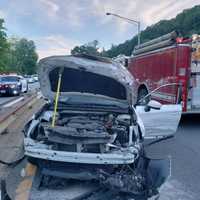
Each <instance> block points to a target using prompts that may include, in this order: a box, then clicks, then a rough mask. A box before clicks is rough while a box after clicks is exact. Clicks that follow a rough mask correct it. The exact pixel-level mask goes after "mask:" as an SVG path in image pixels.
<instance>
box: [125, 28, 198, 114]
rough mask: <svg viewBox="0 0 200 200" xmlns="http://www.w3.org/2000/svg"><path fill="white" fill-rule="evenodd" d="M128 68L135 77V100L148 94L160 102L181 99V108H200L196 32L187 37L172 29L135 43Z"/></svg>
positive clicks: (179, 100) (189, 109)
mask: <svg viewBox="0 0 200 200" xmlns="http://www.w3.org/2000/svg"><path fill="white" fill-rule="evenodd" d="M128 68H129V71H130V72H131V73H132V74H133V76H134V77H135V79H136V88H137V100H138V102H140V101H139V100H140V99H143V97H144V96H146V95H147V94H150V95H149V97H150V98H151V99H155V100H158V101H160V102H161V103H165V104H169V103H170V104H171V103H173V104H176V103H181V104H182V106H183V112H188V113H189V112H200V37H199V36H198V35H195V36H194V37H193V38H187V39H186V38H180V37H177V32H175V31H174V32H172V33H169V34H167V35H164V36H162V37H159V38H156V39H153V40H151V41H149V42H146V43H143V44H141V45H139V46H136V47H135V49H134V51H133V55H132V56H131V57H130V59H129V61H128ZM156 88H159V89H158V90H156V91H154V90H155V89H156ZM152 91H154V92H153V93H152V94H151V92H152ZM145 100H147V101H148V100H149V99H148V98H145ZM140 103H141V102H140ZM142 103H146V102H142Z"/></svg>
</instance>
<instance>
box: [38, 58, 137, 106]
mask: <svg viewBox="0 0 200 200" xmlns="http://www.w3.org/2000/svg"><path fill="white" fill-rule="evenodd" d="M61 69H62V70H61ZM60 71H62V79H61V88H60V98H61V99H62V97H64V98H66V97H71V96H72V95H77V94H78V95H79V96H80V94H81V96H85V95H86V96H88V95H95V96H99V97H104V98H105V97H107V98H108V99H111V100H118V101H119V100H121V101H126V102H128V103H129V104H133V103H134V102H135V98H134V93H133V91H134V79H133V77H132V76H131V74H130V73H129V72H128V70H127V69H126V68H125V67H124V66H122V65H121V64H119V63H116V62H113V61H111V60H110V59H109V60H108V59H105V58H99V57H93V56H86V55H84V56H83V55H81V56H52V57H47V58H44V59H42V60H40V62H39V71H38V75H39V81H40V87H41V91H42V94H43V95H44V97H46V98H47V99H49V100H50V101H53V100H54V98H55V93H56V90H57V84H58V76H59V72H60Z"/></svg>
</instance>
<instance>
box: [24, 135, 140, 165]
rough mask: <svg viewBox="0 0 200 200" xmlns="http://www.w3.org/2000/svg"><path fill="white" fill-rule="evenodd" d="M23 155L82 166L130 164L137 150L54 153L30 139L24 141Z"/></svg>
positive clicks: (135, 156)
mask: <svg viewBox="0 0 200 200" xmlns="http://www.w3.org/2000/svg"><path fill="white" fill-rule="evenodd" d="M24 148H25V155H27V156H29V157H33V158H37V159H44V160H50V161H58V162H66V163H82V164H112V165H115V164H116V165H117V164H121V165H122V164H131V163H134V161H135V160H136V158H137V149H132V152H130V151H128V149H127V150H126V151H120V150H117V151H113V152H112V151H111V152H109V153H82V152H67V151H56V150H52V149H49V146H48V145H46V144H42V143H39V142H35V140H33V139H30V138H25V139H24Z"/></svg>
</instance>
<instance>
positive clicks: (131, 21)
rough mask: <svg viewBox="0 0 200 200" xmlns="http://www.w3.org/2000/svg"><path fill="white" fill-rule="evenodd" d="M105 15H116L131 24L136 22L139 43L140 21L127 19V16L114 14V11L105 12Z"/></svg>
mask: <svg viewBox="0 0 200 200" xmlns="http://www.w3.org/2000/svg"><path fill="white" fill-rule="evenodd" d="M106 15H112V16H115V17H118V18H120V19H124V20H126V21H127V22H129V23H131V24H137V27H138V45H140V21H136V20H133V19H129V18H126V17H123V16H120V15H117V14H114V13H109V12H107V13H106Z"/></svg>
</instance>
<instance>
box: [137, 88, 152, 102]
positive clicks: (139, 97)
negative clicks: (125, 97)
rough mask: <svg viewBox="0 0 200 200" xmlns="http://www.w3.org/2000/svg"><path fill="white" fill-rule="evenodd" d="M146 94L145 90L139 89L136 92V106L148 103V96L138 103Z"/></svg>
mask: <svg viewBox="0 0 200 200" xmlns="http://www.w3.org/2000/svg"><path fill="white" fill-rule="evenodd" d="M147 94H148V91H147V89H146V88H141V89H139V91H138V97H137V104H139V105H146V104H147V103H148V102H149V101H150V96H149V97H147V98H145V99H144V100H142V101H140V99H142V98H144V97H145V96H146V95H147Z"/></svg>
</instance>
